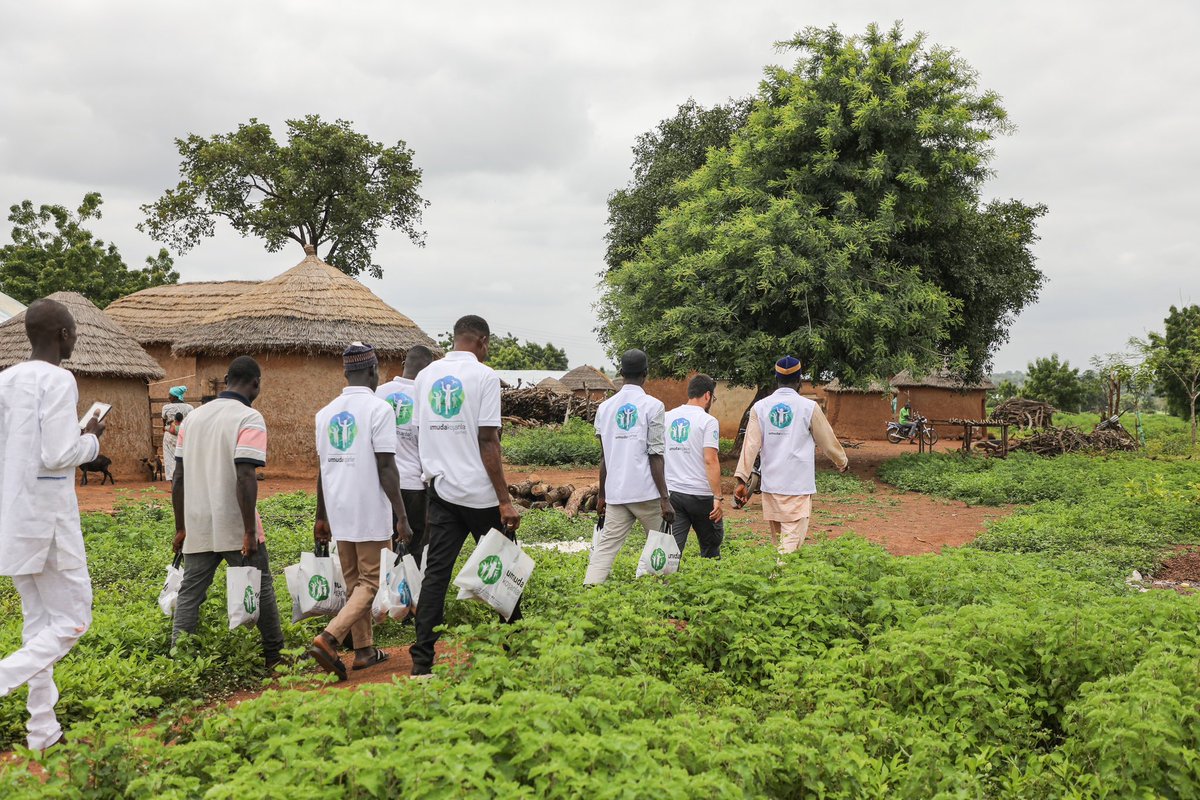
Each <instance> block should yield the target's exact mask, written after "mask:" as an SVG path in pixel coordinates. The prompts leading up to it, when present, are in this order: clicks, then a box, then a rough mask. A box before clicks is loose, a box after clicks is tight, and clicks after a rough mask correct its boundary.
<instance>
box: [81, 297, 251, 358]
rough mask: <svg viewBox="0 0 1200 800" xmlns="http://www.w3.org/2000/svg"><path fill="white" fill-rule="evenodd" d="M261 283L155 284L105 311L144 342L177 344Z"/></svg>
mask: <svg viewBox="0 0 1200 800" xmlns="http://www.w3.org/2000/svg"><path fill="white" fill-rule="evenodd" d="M258 284H259V281H198V282H196V283H179V284H173V285H171V286H155V287H154V288H152V289H143V290H142V291H140V292H134V293H133V294H131V295H128V296H127V297H122V298H121V299H120V300H116V301H114V302H112V303H111V304H109V306H108V308H106V309H104V313H105V314H108V316H110V317H111V318H113V319H114V320H116V321H117V324H118V325H120V326H121V327H122V328H124V329H125V330H127V331H129V333H130V334H131V335H132V336H133V338H135V339H137V340H138V341H139V342H141V343H142V344H143V345H146V346H149V345H155V344H174V342H175V340H176V339H178V338H179V336H180V335H181V334H182V333H183V332H184V331H186V330H187V329H188V328H190V327H192V326H194V325H196V324H197V323H199V322H200V321H201V320H202V319H204V318H205V317H207V316H208V315H209V314H212V313H213V312H214V311H218V310H220V309H222V308H224V307H225V306H226V305H227V304H228V303H229V301H230V300H232V299H233V298H234V297H237V296H238V295H241V294H243V293H245V292H246V291H248V290H250V289H251V288H253V287H255V286H257V285H258Z"/></svg>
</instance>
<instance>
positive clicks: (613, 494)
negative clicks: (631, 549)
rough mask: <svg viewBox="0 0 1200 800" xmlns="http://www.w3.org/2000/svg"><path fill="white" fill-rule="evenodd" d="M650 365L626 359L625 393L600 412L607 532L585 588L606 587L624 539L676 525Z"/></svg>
mask: <svg viewBox="0 0 1200 800" xmlns="http://www.w3.org/2000/svg"><path fill="white" fill-rule="evenodd" d="M648 374H649V360H648V359H647V357H646V354H645V353H643V352H642V351H641V350H628V351H626V353H625V354H624V355H623V356H621V377H622V379H623V383H622V385H621V390H620V391H619V392H617V393H616V394H615V395H613V396H612V397H610V398H608V399H607V400H605V401H604V402H603V403H601V404H600V407H599V408H598V409H596V435H597V436H598V437H599V438H600V455H601V460H600V489H599V492H598V494H597V497H596V513H597V514H598V515H599V516H600V518H601V520H603V529H602V530H601V532H600V538H599V540H598V541H597V542H596V546H595V547H594V548H593V549H592V554H591V557H590V558H589V560H588V568H587V574H586V575H585V576H584V579H583V582H584V584H585V585H594V584H598V583H604V581H606V580H607V579H608V573H609V572H611V571H612V566H613V562H614V561H616V559H617V553H619V552H621V547H622V545H624V544H625V538H626V537H627V536H629V532H630V531H631V530H633V523H634V521H639V522H641V523H642V526H643V527H644V528H645V529H646V532H647V533H649V532H650V531H652V530H664V527H663V525H664V523H666V524H667V525H669V524H670V523H671V522H672V521H673V520H674V519H675V509H674V508H672V507H671V500H670V496H669V495H668V493H667V478H666V471H665V468H664V463H663V451H664V447H665V445H664V439H663V431H664V427H665V417H666V408H665V406H663V404H662V403H661V402H660V401H658V400H656V399H655V398H653V397H651V396H650V395H648V394H646V391H645V390H644V389H643V388H642V387H643V386H644V385H645V383H646V376H647V375H648Z"/></svg>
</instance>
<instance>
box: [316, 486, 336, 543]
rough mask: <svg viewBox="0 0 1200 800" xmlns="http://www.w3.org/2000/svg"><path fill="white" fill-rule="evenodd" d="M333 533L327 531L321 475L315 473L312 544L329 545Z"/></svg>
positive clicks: (327, 519) (327, 522) (327, 523)
mask: <svg viewBox="0 0 1200 800" xmlns="http://www.w3.org/2000/svg"><path fill="white" fill-rule="evenodd" d="M332 538H333V532H332V531H330V529H329V516H328V515H327V514H326V513H325V487H324V486H323V485H322V483H321V473H320V472H319V471H318V472H317V521H316V524H315V525H313V543H314V544H318V545H321V544H329V540H330V539H332Z"/></svg>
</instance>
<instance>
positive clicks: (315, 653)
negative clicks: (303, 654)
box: [308, 633, 346, 681]
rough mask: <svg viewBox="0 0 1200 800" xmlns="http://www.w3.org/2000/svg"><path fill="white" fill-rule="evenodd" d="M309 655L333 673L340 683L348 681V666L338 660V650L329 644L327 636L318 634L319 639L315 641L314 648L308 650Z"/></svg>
mask: <svg viewBox="0 0 1200 800" xmlns="http://www.w3.org/2000/svg"><path fill="white" fill-rule="evenodd" d="M308 654H309V655H310V656H312V657H313V659H314V660H315V661H316V662H317V663H318V664H320V665H321V668H322V669H324V670H325V671H326V672H332V673H333V674H334V675H337V678H338V680H339V681H344V680H346V665H345V664H343V663H342V660H341V659H340V658H338V655H337V650H335V649H334V648H333V645H330V644H329V640H328V639H326V638H325V634H323V633H321V634H317V638H315V639H313V643H312V647H310V648H308Z"/></svg>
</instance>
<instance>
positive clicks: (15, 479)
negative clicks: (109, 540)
mask: <svg viewBox="0 0 1200 800" xmlns="http://www.w3.org/2000/svg"><path fill="white" fill-rule="evenodd" d="M25 334H26V336H28V337H29V343H30V345H32V348H33V352H32V356H31V358H30V360H28V361H23V362H22V363H20V364H16V365H15V366H12V367H9V368H8V369H6V370H5V371H4V372H0V575H7V576H10V577H11V578H12V580H13V584H14V585H15V586H16V589H17V592H18V593H19V594H20V595H21V613H22V615H23V616H24V619H25V625H24V628H23V629H22V632H21V648H20V649H19V650H17V651H16V652H15V653H13V654H12V655H10V656H8V657H7V658H5V659H4V660H3V661H0V696H5V695H7V694H8V693H9V692H12V691H13V690H14V689H16V688H17V687H18V686H21V685H22V684H29V700H28V703H27V705H28V708H29V724H28V733H29V736H28V739H27V742H28V744H29V749H31V750H45V749H46V748H48V747H51V746H52V745H56V744H59V743H61V742H63V741H64V738H63V730H62V726H61V725H59V723H58V718H57V717H56V716H55V714H54V705H55V704H56V703H57V702H58V687H57V686H55V685H54V665H55V664H56V663H58V661H59V660H60V659H61V658H62V657H63V656H65V655H66V654H67V653H68V652H70V650H71V648H72V647H74V646H75V643H76V642H77V641H79V637H81V636H83V634H84V633H86V632H87V629H88V627H89V626H90V625H91V624H92V583H91V579H90V578H89V576H88V571H87V558H86V555H85V553H84V549H83V531H82V529H81V528H80V524H79V505H78V502H77V501H76V498H75V487H74V481H73V480H72V479H73V477H74V475H75V468H76V467H78V466H79V465H80V464H84V463H87V462H88V461H91V460H92V459H94V458H95V457H96V456H97V455H99V454H100V441H99V437H100V436H101V435H103V433H104V423H103V422H101V421H100V420H99V419H96V418H92V419H90V420H88V421H87V424H86V426H85V427H84V429H83V431H82V432H80V430H79V424H78V422H77V420H76V418H75V415H76V413H77V412H76V406H77V405H78V404H79V390H78V387H77V386H76V385H75V376H73V375H72V374H71V373H70V372H68V371H67V370H65V369H63V368H62V367H60V366H59V364H61V363H62V362H63V361H64V360H66V359H68V358H70V357H71V353H72V352H73V351H74V349H75V336H76V334H75V320H74V319H73V318H72V317H71V313H70V312H69V311H67V309H66V307H65V306H63V305H61V304H60V303H57V302H55V301H53V300H38V301H36V302H34V303H33V304H32V305H31V306H29V309H28V310H27V311H26V312H25Z"/></svg>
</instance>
